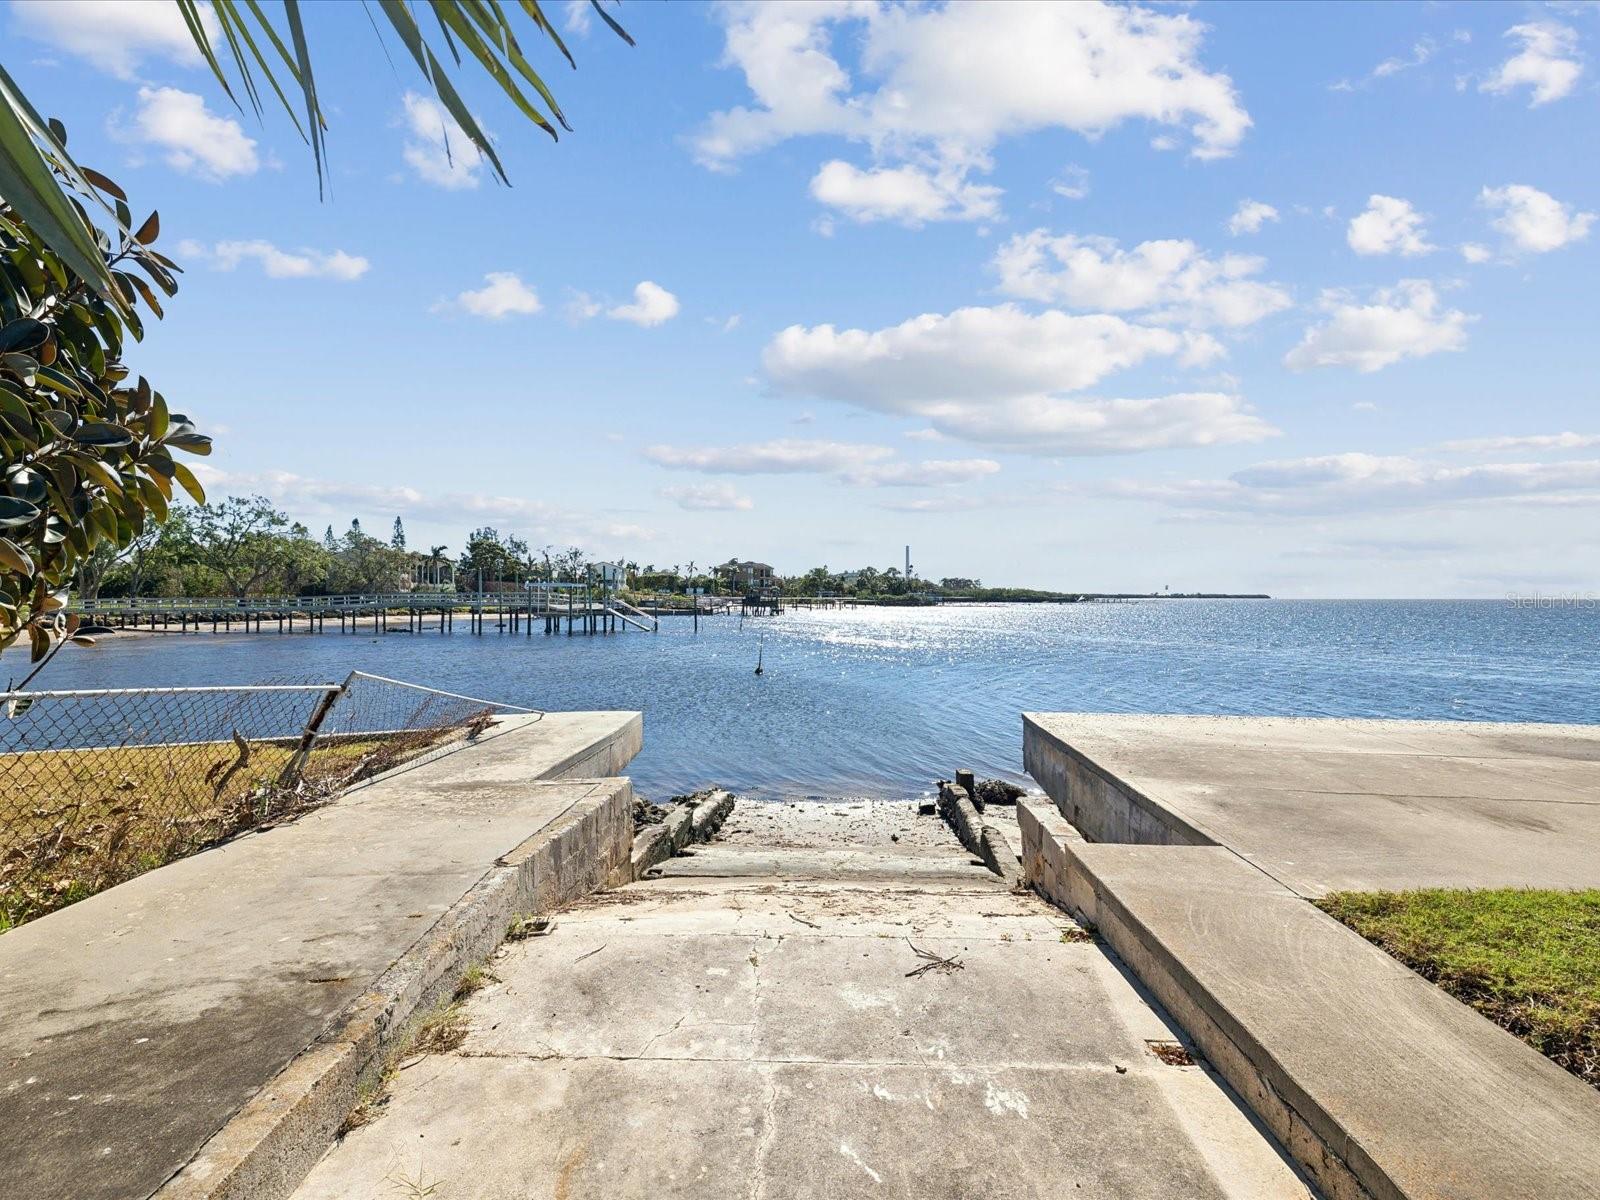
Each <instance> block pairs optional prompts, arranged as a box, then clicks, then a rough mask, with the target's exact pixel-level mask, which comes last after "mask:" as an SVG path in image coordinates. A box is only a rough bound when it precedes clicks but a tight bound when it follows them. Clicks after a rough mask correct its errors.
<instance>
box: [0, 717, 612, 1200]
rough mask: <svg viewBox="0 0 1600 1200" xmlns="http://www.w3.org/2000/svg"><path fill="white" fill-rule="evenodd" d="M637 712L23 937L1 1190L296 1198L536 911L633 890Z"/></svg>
mask: <svg viewBox="0 0 1600 1200" xmlns="http://www.w3.org/2000/svg"><path fill="white" fill-rule="evenodd" d="M640 737H641V723H640V717H639V714H637V713H575V714H559V713H552V714H547V715H546V716H545V717H544V718H542V719H540V720H533V721H528V720H518V721H514V722H508V723H507V728H505V729H503V730H501V731H497V736H493V737H487V738H484V739H483V744H481V745H477V746H472V747H469V748H466V749H463V750H459V751H457V752H455V753H452V754H449V755H447V756H445V757H443V758H440V759H437V760H435V761H433V762H429V763H426V764H424V765H422V766H419V767H416V768H414V769H410V770H403V771H400V772H398V773H395V774H392V775H390V776H388V777H387V778H385V779H382V780H380V781H378V782H376V783H373V784H370V785H368V786H366V787H363V788H360V789H358V790H356V791H355V792H353V793H351V794H350V795H348V796H347V797H345V798H343V799H341V800H339V801H336V802H335V803H333V804H331V805H328V806H327V807H326V808H323V809H320V810H317V811H316V812H313V813H310V814H308V815H306V816H305V817H303V818H301V819H300V820H298V821H296V822H293V823H291V824H288V825H284V826H280V827H278V828H276V829H272V830H269V831H266V832H262V833H258V834H253V835H250V836H247V837H242V838H239V839H236V840H234V841H232V842H229V843H226V844H224V845H222V846H218V847H216V848H215V849H212V850H209V851H206V852H204V853H201V854H198V855H195V856H193V857H191V858H187V859H183V860H181V861H179V862H176V863H173V864H171V865H170V866H167V867H163V868H161V869H159V870H155V871H151V872H149V873H147V874H145V875H142V876H140V877H138V878H136V879H134V880H131V881H129V882H128V883H125V884H122V885H121V886H119V887H115V888H112V889H110V890H109V891H107V892H103V893H101V894H100V895H98V896H95V897H92V898H90V899H88V900H84V901H82V902H80V903H78V904H75V905H72V906H71V907H69V908H66V909H62V910H60V911H59V912H56V913H53V914H51V915H49V916H47V917H43V918H41V919H40V920H37V921H34V922H32V923H30V924H28V925H25V926H22V927H21V928H19V929H16V930H12V931H10V932H9V933H7V934H5V935H4V936H0V1010H3V1011H5V1012H6V1013H7V1014H8V1020H7V1022H6V1023H5V1026H4V1028H3V1029H0V1073H3V1074H0V1195H4V1196H7V1197H12V1196H15V1197H19V1198H20V1197H55V1196H69V1195H70V1196H72V1197H74V1200H127V1198H129V1197H134V1198H142V1197H148V1196H151V1195H160V1196H162V1197H163V1198H164V1200H177V1198H179V1197H182V1198H184V1200H190V1198H200V1197H205V1198H208V1200H221V1198H224V1197H228V1198H233V1197H238V1198H244V1197H250V1198H252V1200H271V1198H272V1197H277V1196H283V1195H287V1194H288V1193H289V1191H291V1190H292V1189H293V1187H294V1186H295V1185H296V1184H297V1183H298V1181H299V1179H300V1178H301V1176H302V1175H303V1174H304V1172H305V1171H306V1170H307V1169H308V1168H309V1166H310V1165H311V1163H312V1162H314V1161H315V1160H316V1158H317V1157H318V1156H319V1155H320V1154H321V1153H322V1151H323V1150H324V1149H326V1147H327V1146H328V1144H329V1143H330V1142H331V1141H332V1139H333V1137H334V1135H335V1133H336V1132H337V1130H338V1128H339V1127H340V1125H341V1124H342V1123H343V1121H344V1120H345V1118H346V1116H347V1115H348V1114H349V1113H350V1111H351V1109H352V1108H353V1106H354V1105H355V1104H356V1102H357V1099H358V1097H359V1095H360V1094H361V1091H362V1089H363V1088H364V1087H366V1086H367V1085H369V1084H370V1083H371V1081H372V1080H373V1079H374V1078H375V1077H376V1076H377V1075H378V1074H379V1073H380V1072H381V1071H382V1069H383V1068H384V1066H385V1065H386V1063H387V1060H388V1057H389V1056H390V1055H391V1054H392V1052H393V1049H394V1048H395V1047H396V1046H399V1045H402V1044H403V1043H404V1040H405V1038H406V1036H407V1033H408V1030H409V1029H410V1028H411V1027H412V1025H413V1024H414V1022H415V1020H416V1019H417V1018H418V1017H420V1016H421V1015H423V1014H426V1013H427V1012H428V1011H429V1010H431V1009H432V1008H433V1007H434V1006H436V1005H438V1004H439V1003H440V1002H441V1001H444V1000H448V999H449V997H450V996H451V994H452V993H453V992H454V990H455V988H456V986H457V983H458V981H459V980H460V978H461V976H462V974H463V972H465V971H466V970H467V968H468V967H470V966H471V965H472V964H474V963H475V962H477V961H479V960H481V959H482V958H483V957H484V956H485V955H486V954H488V953H489V952H490V951H491V950H493V949H494V947H495V946H497V945H498V944H499V942H500V941H501V939H502V938H503V937H504V936H505V933H506V929H507V927H508V925H509V924H510V923H511V922H512V920H513V919H514V918H516V917H518V916H523V915H528V914H536V913H538V912H541V911H545V910H548V909H549V908H551V907H553V906H555V905H557V904H560V903H563V902H565V901H568V900H571V899H574V898H576V897H578V896H581V895H584V894H586V893H588V892H590V891H593V890H595V889H597V888H601V887H606V886H611V885H615V884H618V883H622V882H625V881H626V880H627V878H628V877H629V874H630V864H629V852H630V850H631V846H632V834H633V829H632V815H631V808H632V788H631V785H630V784H629V783H628V781H627V780H626V779H619V778H598V779H595V778H591V779H583V778H578V777H576V775H575V772H579V771H585V772H587V771H593V770H598V769H610V770H619V769H621V767H622V766H623V765H625V764H626V762H627V761H628V759H629V758H631V757H632V755H633V753H634V752H635V751H636V750H637V748H638V745H639V741H640Z"/></svg>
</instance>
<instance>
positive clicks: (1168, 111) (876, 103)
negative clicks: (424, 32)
mask: <svg viewBox="0 0 1600 1200" xmlns="http://www.w3.org/2000/svg"><path fill="white" fill-rule="evenodd" d="M718 16H719V19H720V20H721V21H722V22H723V24H724V26H725V27H726V32H727V45H726V53H725V56H724V61H725V62H726V63H727V65H729V66H734V67H737V68H739V69H740V70H742V71H743V72H744V75H745V79H746V82H747V83H748V84H749V86H750V90H751V92H752V93H753V94H754V99H755V101H756V106H755V107H753V108H736V109H733V110H731V111H729V112H720V113H715V114H713V116H712V117H711V119H710V121H709V122H708V124H707V126H706V128H705V129H704V130H703V131H702V132H701V134H700V136H699V137H698V138H697V139H696V144H695V145H696V151H697V153H698V155H699V157H700V158H701V160H702V161H704V162H706V163H708V164H712V165H726V164H727V163H729V162H731V161H732V160H733V159H735V158H737V157H738V156H740V155H742V154H747V153H750V152H752V151H755V150H759V149H762V148H764V147H766V146H770V145H773V144H775V143H777V142H779V141H782V140H784V139H785V138H789V137H795V136H802V135H807V134H823V133H828V134H840V135H843V136H846V137H852V138H857V139H860V140H863V141H867V142H871V143H873V144H874V145H880V144H884V143H888V142H895V141H897V142H900V143H920V144H924V145H938V146H940V147H941V148H942V150H943V151H954V152H956V153H957V154H962V153H965V154H972V153H982V152H985V151H987V150H988V148H989V147H990V146H992V145H993V144H994V143H995V141H996V140H998V139H999V138H1002V137H1006V136H1011V135H1015V134H1022V133H1027V132H1030V131H1033V130H1039V129H1049V128H1066V129H1071V130H1075V131H1077V132H1079V133H1082V134H1086V135H1088V136H1091V137H1093V136H1098V135H1099V134H1102V133H1104V132H1106V131H1107V130H1110V129H1112V128H1114V127H1115V126H1117V125H1119V124H1121V123H1122V122H1124V121H1128V120H1139V119H1142V120H1148V121H1153V122H1156V123H1158V124H1161V125H1166V126H1170V127H1175V128H1182V129H1186V130H1187V131H1188V132H1189V133H1190V134H1191V135H1192V136H1193V138H1194V142H1195V145H1194V153H1195V154H1196V155H1197V156H1199V157H1203V158H1209V157H1218V156H1221V155H1225V154H1228V153H1231V152H1232V150H1233V149H1234V148H1235V147H1236V146H1237V145H1238V143H1239V141H1240V139H1241V138H1242V137H1243V136H1244V133H1245V130H1247V129H1248V128H1249V126H1250V117H1249V115H1248V114H1247V113H1246V112H1245V111H1244V109H1243V107H1242V106H1241V105H1240V104H1239V100H1238V97H1237V95H1236V93H1235V91H1234V87H1233V82H1232V81H1231V80H1230V79H1229V78H1228V77H1227V76H1226V75H1222V74H1217V73H1213V72H1209V71H1207V70H1206V69H1205V68H1204V67H1203V66H1202V65H1201V64H1200V62H1199V53H1200V46H1201V40H1202V38H1203V36H1204V32H1205V27H1204V26H1203V25H1202V24H1201V23H1200V22H1198V21H1196V20H1194V19H1193V18H1192V17H1190V16H1189V15H1188V14H1184V13H1176V14H1166V13H1160V12H1156V11H1154V10H1151V9H1148V8H1140V7H1136V6H1128V7H1124V6H1120V5H1118V6H1112V5H1108V4H1099V3H1093V4H1091V3H1083V4H1029V3H990V4H981V5H967V4H953V5H949V6H947V7H943V8H902V7H900V6H892V7H891V6H878V5H869V4H861V3H818V4H805V5H777V4H751V5H728V6H725V7H723V8H722V9H720V10H719V13H718ZM845 22H850V23H857V22H859V31H860V35H861V38H862V44H861V53H860V63H861V68H862V75H863V76H864V77H866V78H870V79H872V80H875V81H877V85H876V86H868V87H865V88H863V89H860V90H857V89H856V88H855V87H854V82H855V81H853V80H852V79H851V78H850V76H849V74H848V73H847V72H846V70H845V69H844V68H843V67H842V66H841V65H840V64H839V63H838V61H837V60H835V59H834V58H833V57H832V55H831V53H830V45H829V42H830V39H831V34H832V31H833V28H834V27H835V26H838V25H840V24H842V23H845Z"/></svg>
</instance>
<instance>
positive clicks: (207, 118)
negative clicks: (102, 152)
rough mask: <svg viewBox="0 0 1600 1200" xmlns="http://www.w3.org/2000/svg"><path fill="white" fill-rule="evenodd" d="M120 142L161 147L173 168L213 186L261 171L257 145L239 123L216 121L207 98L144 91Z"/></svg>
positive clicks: (171, 91) (174, 90)
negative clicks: (124, 137) (232, 178)
mask: <svg viewBox="0 0 1600 1200" xmlns="http://www.w3.org/2000/svg"><path fill="white" fill-rule="evenodd" d="M118 136H126V137H128V138H131V139H132V140H134V141H138V142H143V143H146V144H148V145H151V146H158V147H160V148H161V149H162V150H163V151H164V154H163V155H162V157H163V158H164V159H165V160H166V163H167V165H168V166H170V167H173V168H174V169H176V170H179V171H182V172H183V173H184V174H186V175H194V176H196V177H198V178H200V179H204V180H206V181H207V182H208V183H221V182H222V181H223V180H224V179H227V178H230V177H231V176H235V175H253V174H255V172H256V171H257V170H258V169H259V168H260V166H261V160H260V158H259V157H258V156H257V154H256V144H255V142H254V141H253V140H252V139H250V138H248V137H246V136H245V133H244V130H243V129H242V128H241V127H240V125H239V122H237V121H235V120H234V119H233V118H232V117H219V116H217V114H215V113H213V112H212V111H211V110H209V109H208V108H206V102H205V100H204V99H203V98H201V97H200V96H197V95H195V94H194V93H193V92H185V91H180V90H179V89H177V88H171V87H162V88H148V87H142V88H140V89H139V106H138V108H137V109H136V110H135V112H134V115H133V122H132V124H131V125H130V126H128V127H127V128H126V129H125V130H121V131H118Z"/></svg>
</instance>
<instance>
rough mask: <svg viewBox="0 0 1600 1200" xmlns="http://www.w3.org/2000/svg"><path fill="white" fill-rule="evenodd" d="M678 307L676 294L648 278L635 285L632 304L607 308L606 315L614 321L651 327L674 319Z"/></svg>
mask: <svg viewBox="0 0 1600 1200" xmlns="http://www.w3.org/2000/svg"><path fill="white" fill-rule="evenodd" d="M678 307H679V306H678V298H677V297H676V296H674V295H673V294H672V293H671V292H669V291H667V289H666V288H664V287H662V286H661V285H660V284H658V283H651V282H650V281H649V280H648V279H646V280H644V281H643V282H642V283H639V284H636V285H635V286H634V289H633V303H632V304H619V305H617V306H616V307H615V308H611V309H607V310H606V316H608V317H610V318H611V319H612V320H614V321H632V322H633V323H634V324H635V325H640V326H643V327H645V328H649V327H650V326H652V325H661V324H664V323H665V322H667V321H670V320H672V318H673V317H675V316H677V315H678Z"/></svg>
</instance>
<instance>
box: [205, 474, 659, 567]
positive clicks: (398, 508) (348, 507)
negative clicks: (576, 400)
mask: <svg viewBox="0 0 1600 1200" xmlns="http://www.w3.org/2000/svg"><path fill="white" fill-rule="evenodd" d="M193 469H194V472H195V474H196V475H198V476H199V477H200V481H201V482H202V483H203V484H205V486H206V489H207V490H208V491H212V492H218V493H220V492H222V491H223V490H224V489H226V490H231V491H234V492H238V493H247V492H258V493H260V494H261V495H264V496H267V497H268V498H269V499H271V500H273V501H275V502H276V503H277V504H278V505H279V506H280V507H282V508H284V509H287V510H288V511H289V512H290V514H291V515H293V516H295V517H301V518H305V519H306V520H307V521H308V523H309V522H310V520H311V519H313V518H319V519H320V518H323V517H337V518H339V519H341V520H344V519H347V518H349V517H350V516H351V515H352V514H363V515H371V516H373V517H376V518H380V519H381V520H383V521H385V522H387V521H388V520H389V519H391V518H392V517H394V516H396V515H398V516H400V517H402V518H404V519H405V520H406V521H407V522H408V523H409V522H411V521H414V520H415V521H435V522H438V523H440V524H449V525H457V526H476V525H484V524H494V525H499V526H501V527H502V528H504V527H508V526H509V527H510V530H511V531H513V532H515V533H517V534H519V535H521V536H523V537H526V538H528V539H529V540H530V541H532V542H533V543H534V544H536V545H537V544H540V543H543V542H551V543H555V544H561V545H576V546H582V547H584V548H585V549H590V550H594V549H602V550H606V551H609V552H613V553H614V552H615V549H616V547H617V545H618V543H619V542H620V543H628V542H640V541H649V540H652V539H653V538H654V537H655V536H656V535H655V531H654V530H652V529H649V528H647V527H645V526H642V525H638V524H635V523H632V522H629V521H619V520H616V519H615V518H614V517H613V516H611V515H610V514H607V513H604V512H599V513H596V512H586V511H583V510H578V509H569V508H563V507H560V506H558V505H554V504H549V503H546V502H545V501H543V500H528V499H525V498H524V497H521V496H501V495H495V494H493V493H487V492H437V493H436V492H428V491H423V490H421V489H418V488H415V487H411V486H408V485H405V484H368V483H354V482H351V481H350V480H348V479H343V478H341V479H333V480H327V479H316V478H312V477H308V476H304V475H296V474H293V473H292V472H289V471H256V472H248V473H235V472H230V471H225V470H219V469H218V468H217V467H215V466H213V465H211V464H210V463H196V464H194V465H193Z"/></svg>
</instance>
